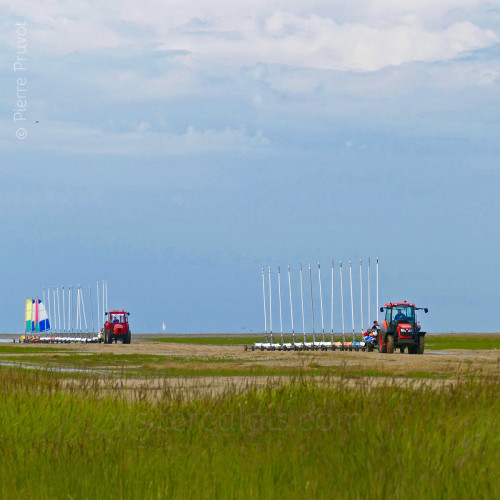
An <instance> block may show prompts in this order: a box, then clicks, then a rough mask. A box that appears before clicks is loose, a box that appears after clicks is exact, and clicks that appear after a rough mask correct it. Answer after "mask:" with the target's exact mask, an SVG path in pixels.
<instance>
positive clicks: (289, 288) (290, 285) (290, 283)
mask: <svg viewBox="0 0 500 500" xmlns="http://www.w3.org/2000/svg"><path fill="white" fill-rule="evenodd" d="M288 291H289V292H290V320H291V322H292V338H293V343H294V344H295V330H294V329H293V304H292V282H291V280H290V265H289V266H288Z"/></svg>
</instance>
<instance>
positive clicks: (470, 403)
mask: <svg viewBox="0 0 500 500" xmlns="http://www.w3.org/2000/svg"><path fill="white" fill-rule="evenodd" d="M112 384H113V385H112ZM499 389H500V384H499V382H498V381H495V380H489V381H486V380H477V381H476V380H464V381H459V382H457V383H456V384H455V385H445V384H444V383H443V385H442V386H437V385H436V381H433V383H432V385H431V384H429V385H427V386H426V385H424V386H422V385H417V384H415V385H414V386H410V387H406V388H403V387H399V386H398V385H397V384H396V383H395V382H393V383H389V384H388V385H386V386H384V387H379V388H374V387H370V386H369V385H367V384H366V383H365V382H364V381H363V380H362V379H359V380H358V381H357V382H356V383H355V384H354V385H353V383H352V380H348V379H341V380H340V381H338V380H337V381H335V382H333V381H331V379H328V378H325V379H323V380H321V381H317V382H313V381H312V380H310V379H307V378H297V379H295V380H294V381H293V382H292V383H291V384H287V385H283V386H271V385H269V386H268V387H266V388H264V389H257V388H252V387H248V388H246V390H244V391H237V390H236V389H234V390H230V391H226V392H225V393H224V394H221V395H219V396H210V395H208V394H206V393H200V394H191V395H189V397H184V396H181V395H179V393H178V392H172V391H171V390H169V389H165V390H164V391H163V393H162V394H161V397H160V398H159V399H157V400H153V399H152V398H150V397H149V392H148V390H147V388H146V387H137V389H135V390H133V391H130V390H125V389H123V388H121V386H120V382H119V381H118V382H116V381H114V382H112V381H110V382H109V383H104V384H103V383H102V381H100V380H99V379H97V378H83V379H79V380H77V381H74V382H68V381H67V380H66V381H64V380H62V379H60V378H57V377H55V376H53V375H52V374H51V373H37V372H35V373H26V372H20V371H15V370H2V371H0V463H1V467H0V497H1V498H2V499H9V498H37V499H39V498H40V499H45V498H46V499H49V498H50V499H54V498H75V499H80V498H82V499H84V498H85V499H87V498H106V499H107V498H134V499H136V498H141V499H147V498H221V499H225V498H287V499H290V498H311V499H316V498H360V499H361V498H363V499H364V498H386V497H392V498H426V499H427V498H429V499H433V498H436V499H437V498H478V497H479V498H498V497H499V496H500V481H499V479H500V477H499V472H498V456H499V455H498V453H499V452H498V450H499V449H500V428H499V422H498V415H499V414H500V401H499V398H498V394H499Z"/></svg>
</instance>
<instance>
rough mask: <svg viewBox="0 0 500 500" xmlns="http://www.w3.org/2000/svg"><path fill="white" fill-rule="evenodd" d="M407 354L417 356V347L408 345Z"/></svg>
mask: <svg viewBox="0 0 500 500" xmlns="http://www.w3.org/2000/svg"><path fill="white" fill-rule="evenodd" d="M408 354H417V346H414V345H409V346H408Z"/></svg>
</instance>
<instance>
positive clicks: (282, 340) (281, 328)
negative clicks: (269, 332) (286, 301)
mask: <svg viewBox="0 0 500 500" xmlns="http://www.w3.org/2000/svg"><path fill="white" fill-rule="evenodd" d="M278 297H279V300H280V333H281V343H282V344H284V343H285V339H284V338H283V316H282V315H281V269H280V266H278Z"/></svg>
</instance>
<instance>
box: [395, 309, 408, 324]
mask: <svg viewBox="0 0 500 500" xmlns="http://www.w3.org/2000/svg"><path fill="white" fill-rule="evenodd" d="M402 319H406V316H405V315H404V314H403V312H402V310H401V309H398V313H397V314H396V316H394V321H400V320H402Z"/></svg>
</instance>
